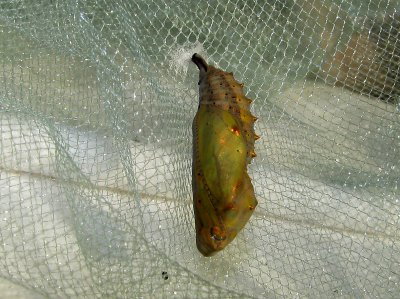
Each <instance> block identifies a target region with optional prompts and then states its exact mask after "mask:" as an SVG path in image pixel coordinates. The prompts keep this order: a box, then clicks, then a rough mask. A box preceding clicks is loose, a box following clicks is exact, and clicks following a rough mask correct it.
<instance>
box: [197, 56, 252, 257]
mask: <svg viewBox="0 0 400 299" xmlns="http://www.w3.org/2000/svg"><path fill="white" fill-rule="evenodd" d="M192 61H193V62H194V63H195V64H196V65H197V67H198V68H199V71H200V75H199V93H200V102H199V108H198V111H197V113H196V116H195V118H194V120H193V127H192V129H193V167H192V171H193V174H192V187H193V206H194V214H195V224H196V244H197V248H198V249H199V251H200V252H201V253H202V254H203V255H205V256H211V255H213V254H215V253H216V252H218V251H220V250H222V249H223V248H225V246H226V245H228V244H229V243H230V242H231V241H232V240H233V239H234V238H235V237H236V235H237V234H238V232H239V231H240V230H241V229H242V228H243V227H244V226H245V224H246V223H247V221H248V220H249V218H250V216H251V214H252V213H253V210H254V209H255V207H256V206H257V200H256V198H255V195H254V188H253V185H252V183H251V180H250V177H249V175H248V174H247V164H248V163H250V162H251V159H252V158H253V157H255V156H256V154H255V151H254V140H257V139H258V138H259V136H257V135H256V134H255V133H254V122H255V121H256V120H257V118H256V117H254V116H253V115H252V114H251V113H250V110H249V107H250V103H251V100H250V99H248V98H247V97H246V96H245V95H244V93H243V84H240V83H238V82H237V81H236V80H235V79H234V78H233V74H232V73H227V72H224V71H222V70H220V69H217V68H215V67H213V66H211V65H208V64H207V62H206V61H205V60H204V59H203V58H202V57H201V56H200V55H198V54H194V55H193V57H192Z"/></svg>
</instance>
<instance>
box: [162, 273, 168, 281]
mask: <svg viewBox="0 0 400 299" xmlns="http://www.w3.org/2000/svg"><path fill="white" fill-rule="evenodd" d="M161 275H162V278H164V280H167V279H168V273H167V272H166V271H163V272H162V273H161Z"/></svg>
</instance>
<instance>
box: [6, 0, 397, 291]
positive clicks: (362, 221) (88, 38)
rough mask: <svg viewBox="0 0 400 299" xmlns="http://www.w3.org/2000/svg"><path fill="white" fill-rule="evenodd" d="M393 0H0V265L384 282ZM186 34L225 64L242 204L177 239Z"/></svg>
mask: <svg viewBox="0 0 400 299" xmlns="http://www.w3.org/2000/svg"><path fill="white" fill-rule="evenodd" d="M399 7H400V3H399V2H398V1H388V0H384V1H375V0H369V1H368V0H367V1H363V0H287V1H285V0H268V1H255V0H254V1H240V0H218V1H165V2H164V1H162V0H160V1H157V0H142V1H124V0H120V1H117V0H114V1H109V0H90V1H80V0H73V1H69V0H68V1H60V0H58V1H57V0H46V1H45V0H40V1H38V0H31V1H28V0H25V1H23V0H3V1H1V2H0V35H1V38H0V54H1V55H0V63H1V64H0V135H1V141H0V195H1V198H0V199H1V205H0V229H1V230H0V253H1V266H0V275H1V277H3V278H4V279H6V280H8V281H11V282H13V283H15V284H17V285H20V286H23V287H26V288H28V289H30V290H31V292H32V294H34V293H36V295H37V296H39V295H42V296H46V297H51V298H96V297H103V298H107V297H110V298H111V297H112V298H139V297H144V298H184V297H186V298H187V297H195V298H228V297H229V298H231V297H240V298H245V297H254V298H265V297H267V298H279V297H289V298H291V297H301V298H305V297H308V298H315V297H325V298H326V297H358V298H361V297H381V298H390V297H397V296H398V294H399V291H400V286H399V283H400V279H399V272H400V265H399V263H400V203H399V199H400V190H399V175H400V162H399V161H400V114H399V111H398V108H397V107H398V103H399V94H400V84H399V82H400V81H399V76H400V74H399V73H400V72H399V65H400V56H399V55H400V42H399V41H398V38H399V36H398V34H399V31H398V30H399V28H400V19H399V17H398V16H399V15H398V14H397V11H396V9H398V8H399ZM194 52H200V53H201V54H202V55H204V56H206V57H207V60H208V62H209V63H210V64H213V65H216V66H218V67H220V68H222V69H224V70H226V71H233V72H234V74H235V77H236V78H237V79H238V80H239V81H240V82H244V83H245V91H246V92H247V95H248V96H249V97H250V98H252V99H254V102H253V106H252V112H253V114H254V115H256V116H257V117H258V118H259V120H258V121H257V122H256V127H255V128H256V132H257V134H259V135H261V139H260V140H258V141H257V142H256V151H257V154H258V157H257V158H255V159H254V160H253V163H252V164H251V165H250V168H249V174H250V176H251V177H252V181H253V184H254V187H255V191H256V196H257V199H258V202H259V205H258V207H257V209H256V211H255V213H254V215H253V217H252V218H251V219H250V221H249V223H248V224H247V225H246V227H245V229H244V230H243V231H242V232H241V233H240V234H239V235H238V237H237V238H236V239H235V240H234V241H233V243H232V244H230V245H229V246H228V247H227V248H226V249H225V250H224V251H222V252H220V253H218V254H217V255H216V256H213V257H211V258H205V257H203V256H202V255H201V254H200V253H199V252H198V251H197V249H196V246H195V230H194V218H193V209H192V202H191V200H192V194H191V153H192V148H191V142H192V141H191V122H192V119H193V117H194V114H195V112H196V109H197V105H198V90H197V88H198V86H197V80H198V71H197V68H196V67H195V65H194V64H192V63H191V62H190V61H189V58H190V56H191V55H192V54H193V53H194Z"/></svg>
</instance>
